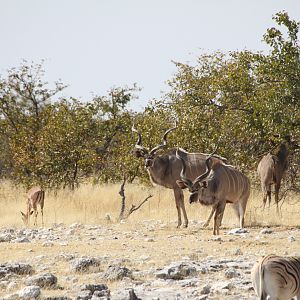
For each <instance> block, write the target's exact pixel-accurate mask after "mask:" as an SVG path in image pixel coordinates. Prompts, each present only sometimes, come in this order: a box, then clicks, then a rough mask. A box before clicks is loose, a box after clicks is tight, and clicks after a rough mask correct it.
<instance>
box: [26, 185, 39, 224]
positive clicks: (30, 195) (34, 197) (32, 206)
mask: <svg viewBox="0 0 300 300" xmlns="http://www.w3.org/2000/svg"><path fill="white" fill-rule="evenodd" d="M44 200H45V192H44V191H43V190H42V188H41V187H40V186H34V187H32V188H31V189H30V190H29V191H28V192H27V211H26V213H23V212H21V215H22V220H23V222H24V224H25V225H26V226H28V225H29V219H30V216H31V215H32V214H33V213H34V217H35V218H34V225H37V215H38V211H37V206H38V205H39V206H40V208H41V215H42V224H43V225H44Z"/></svg>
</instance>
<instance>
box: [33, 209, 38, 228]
mask: <svg viewBox="0 0 300 300" xmlns="http://www.w3.org/2000/svg"><path fill="white" fill-rule="evenodd" d="M37 216H38V212H37V210H36V211H35V212H34V224H33V225H34V226H37Z"/></svg>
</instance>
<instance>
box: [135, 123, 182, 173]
mask: <svg viewBox="0 0 300 300" xmlns="http://www.w3.org/2000/svg"><path fill="white" fill-rule="evenodd" d="M176 128H177V124H175V126H174V127H172V128H170V129H168V130H167V131H166V132H165V133H164V135H163V138H162V144H160V145H157V146H156V147H154V148H153V149H151V150H149V149H147V148H145V147H144V146H142V135H141V133H140V132H139V131H138V130H137V129H136V128H135V127H134V126H132V131H133V132H136V133H137V134H138V140H137V142H136V144H135V146H134V149H133V150H132V154H133V155H135V156H136V157H142V158H144V159H145V167H146V168H151V167H152V165H153V161H154V159H155V157H156V154H157V152H158V150H160V149H162V148H164V147H165V146H166V145H167V136H168V134H169V133H170V132H171V131H173V130H175V129H176Z"/></svg>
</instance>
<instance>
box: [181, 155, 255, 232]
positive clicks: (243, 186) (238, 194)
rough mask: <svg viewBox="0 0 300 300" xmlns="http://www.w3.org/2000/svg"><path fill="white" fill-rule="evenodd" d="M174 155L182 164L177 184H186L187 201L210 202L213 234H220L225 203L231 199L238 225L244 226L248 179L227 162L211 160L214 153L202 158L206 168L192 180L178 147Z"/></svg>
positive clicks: (183, 186)
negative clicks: (188, 195)
mask: <svg viewBox="0 0 300 300" xmlns="http://www.w3.org/2000/svg"><path fill="white" fill-rule="evenodd" d="M176 157H177V158H178V159H179V160H180V161H181V164H182V168H181V172H180V180H177V185H178V187H180V188H182V189H184V188H188V189H189V192H190V198H189V202H190V203H193V202H198V201H199V202H200V203H201V204H203V205H211V206H212V207H213V211H215V213H214V226H213V234H214V235H216V234H219V231H220V229H219V228H220V225H221V222H222V218H223V214H224V210H225V206H226V203H232V204H233V207H234V209H235V211H236V213H237V216H238V218H239V223H240V227H241V228H243V227H244V214H245V210H246V206H247V202H248V198H249V195H250V182H249V179H248V178H247V177H246V176H245V175H244V174H242V173H241V172H240V171H238V170H236V169H235V168H234V167H232V166H230V165H226V164H225V163H224V162H222V161H220V160H219V161H213V154H211V155H209V156H208V157H207V159H206V160H205V165H206V169H205V171H204V172H203V173H202V174H201V175H200V176H198V177H196V178H195V179H194V180H193V181H192V180H191V179H190V178H189V176H188V175H187V174H186V169H187V168H186V161H185V159H184V158H183V157H182V156H181V153H180V151H178V150H177V152H176Z"/></svg>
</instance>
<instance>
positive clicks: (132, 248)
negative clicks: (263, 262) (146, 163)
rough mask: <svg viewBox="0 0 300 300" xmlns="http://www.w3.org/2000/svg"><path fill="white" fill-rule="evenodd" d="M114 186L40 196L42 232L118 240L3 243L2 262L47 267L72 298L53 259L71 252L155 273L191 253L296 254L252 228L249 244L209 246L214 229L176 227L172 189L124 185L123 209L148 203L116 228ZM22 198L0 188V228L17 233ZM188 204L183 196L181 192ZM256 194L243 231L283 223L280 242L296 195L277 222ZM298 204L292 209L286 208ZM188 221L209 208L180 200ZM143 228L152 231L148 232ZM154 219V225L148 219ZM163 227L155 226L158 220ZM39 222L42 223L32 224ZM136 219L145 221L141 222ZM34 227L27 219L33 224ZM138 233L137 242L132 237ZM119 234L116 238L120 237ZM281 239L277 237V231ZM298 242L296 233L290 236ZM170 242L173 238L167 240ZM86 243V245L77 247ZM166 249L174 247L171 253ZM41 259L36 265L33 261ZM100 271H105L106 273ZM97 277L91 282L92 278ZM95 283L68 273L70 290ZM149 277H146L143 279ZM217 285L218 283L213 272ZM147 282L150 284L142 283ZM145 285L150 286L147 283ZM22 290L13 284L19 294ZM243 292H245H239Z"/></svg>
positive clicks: (231, 223)
mask: <svg viewBox="0 0 300 300" xmlns="http://www.w3.org/2000/svg"><path fill="white" fill-rule="evenodd" d="M119 189H120V185H119V184H115V185H105V186H92V185H83V186H81V188H80V189H78V190H77V191H75V192H74V193H72V192H70V191H66V190H65V191H63V190H61V191H58V193H57V195H54V194H51V193H46V197H45V226H46V227H47V226H51V225H52V224H53V223H64V224H66V225H68V224H71V223H74V222H79V223H84V224H103V225H105V226H99V227H103V228H109V229H112V231H111V232H112V234H113V235H118V239H113V238H112V236H109V237H108V238H102V237H100V239H96V240H91V241H90V240H87V237H86V236H85V234H86V231H80V230H78V231H76V235H80V234H81V237H80V238H79V239H78V241H74V240H70V241H68V244H67V245H65V246H61V245H60V244H59V243H54V245H53V246H52V247H44V246H43V245H42V243H41V242H35V243H2V245H1V247H0V262H7V261H18V262H19V261H21V262H28V263H30V264H31V265H33V266H34V268H38V267H40V266H41V265H45V266H46V267H48V268H49V272H51V273H53V274H55V275H56V276H57V277H58V278H59V284H60V285H62V286H63V287H64V288H65V291H64V292H66V291H68V293H70V294H71V295H72V297H73V296H74V294H72V293H73V292H72V290H73V285H74V284H73V283H72V281H67V278H68V277H69V275H70V262H65V261H60V260H58V259H57V255H58V254H59V253H72V254H76V256H83V255H85V256H91V257H93V256H99V257H102V256H103V257H104V256H105V257H108V259H107V264H109V263H111V261H115V260H116V259H124V258H126V259H128V261H129V262H128V263H126V264H127V266H128V267H129V268H130V269H133V268H135V269H136V268H138V269H139V270H148V269H150V268H161V267H162V266H165V265H168V264H169V263H170V262H172V261H179V260H181V259H182V257H190V256H191V255H193V256H192V257H193V259H195V260H199V261H201V260H207V257H209V256H211V255H213V256H214V257H216V258H224V257H226V258H228V257H233V259H236V256H235V255H234V252H235V250H236V249H237V248H239V249H241V250H242V252H243V253H247V256H249V257H250V258H251V259H252V260H253V259H254V258H253V257H254V256H257V257H260V256H261V255H264V254H266V253H276V254H279V255H283V254H286V253H287V252H288V253H289V254H293V253H296V252H297V251H298V249H299V246H298V243H289V244H288V245H287V240H286V238H284V239H282V238H274V237H273V236H272V235H270V236H268V235H267V236H265V237H264V240H263V241H260V240H256V239H255V238H254V237H255V236H256V235H257V234H258V233H259V231H260V228H253V229H252V230H251V233H250V234H249V235H251V237H249V238H248V239H244V238H238V237H237V238H234V239H232V237H226V235H225V236H224V235H223V232H224V231H223V230H221V235H222V236H223V238H224V241H223V242H212V241H211V237H212V230H211V227H210V228H209V229H202V228H201V226H200V225H199V224H196V225H191V226H189V228H188V229H178V230H177V229H175V226H176V224H177V212H176V208H175V203H174V197H173V193H172V191H171V190H167V189H165V188H160V187H155V188H146V187H143V186H141V185H126V186H125V194H126V199H127V203H126V204H127V208H128V209H129V208H130V207H131V205H132V204H138V203H140V202H141V201H143V200H144V199H145V198H146V197H147V196H148V195H149V194H152V195H153V197H152V198H151V199H150V200H149V201H148V202H147V203H146V204H144V205H143V206H142V208H141V209H140V210H138V211H136V212H134V213H133V214H132V215H131V216H130V217H129V219H128V220H127V222H126V223H125V224H119V223H117V220H118V217H119V213H120V206H121V198H120V196H119V194H118V192H119ZM25 196H26V194H25V191H24V190H23V189H21V188H20V187H14V186H12V185H11V183H9V182H6V183H2V185H1V187H0V227H23V223H22V220H21V215H20V210H24V209H25V207H26V198H25ZM186 198H187V194H186ZM261 202H262V200H261V195H260V193H259V192H257V191H255V190H254V191H253V192H252V194H251V196H250V199H249V205H248V207H247V212H246V226H253V227H257V226H266V225H282V226H283V227H282V228H277V229H276V231H277V232H283V236H284V237H285V236H286V234H288V231H289V229H288V230H287V228H286V227H285V226H299V225H300V224H299V213H300V201H299V195H298V196H294V197H292V198H291V199H289V202H290V203H288V202H286V203H284V204H283V206H282V217H281V218H279V217H277V214H276V210H275V206H274V205H272V206H271V208H270V209H265V210H264V211H262V209H261ZM293 202H294V203H295V202H297V204H292V203H293ZM229 206H230V205H228V207H227V208H226V211H225V216H224V218H223V224H222V225H223V226H222V229H223V228H224V227H225V228H233V227H236V226H237V224H238V221H237V218H236V217H235V216H234V212H233V210H232V209H230V207H229ZM186 208H187V213H188V217H189V220H190V222H191V223H193V220H196V221H204V220H205V219H206V218H207V216H208V214H209V212H210V208H207V207H203V206H200V205H199V204H194V205H190V204H189V203H188V202H187V201H186ZM107 214H109V215H110V216H111V219H112V222H113V223H111V224H107V220H106V215H107ZM147 220H149V225H150V227H151V226H154V227H155V228H156V229H158V230H153V231H149V228H150V227H149V226H148V225H147V224H146V225H145V223H148V222H147ZM152 220H155V221H152ZM160 220H161V222H162V223H164V224H165V226H162V227H160V222H156V221H160ZM38 221H39V222H40V219H39V220H38ZM140 221H145V223H144V222H143V224H141V222H140ZM31 223H32V221H31ZM136 229H139V232H140V236H136V235H135V234H134V233H135V232H136ZM120 233H122V234H120ZM280 234H281V236H282V233H280ZM293 234H294V235H295V238H296V240H297V239H298V236H297V232H296V231H294V232H293ZM145 237H153V238H154V240H155V242H153V243H149V242H147V241H146V240H145ZM172 237H174V238H172ZM229 239H231V240H230V242H229ZM82 241H85V242H82ZM170 249H172V250H171V251H170ZM145 254H147V255H149V256H150V260H149V261H147V262H146V263H142V262H140V259H139V258H140V257H141V256H142V255H145ZM39 256H40V257H41V259H40V260H39V258H38V257H39ZM105 268H106V266H103V270H105ZM95 276H96V277H95ZM95 276H94V277H93V275H92V274H82V275H81V274H80V275H77V274H73V273H72V278H76V280H78V281H77V283H76V285H77V286H79V285H80V284H83V283H98V280H99V278H98V277H97V276H98V275H95ZM149 276H150V275H149ZM211 276H216V278H215V280H220V279H219V277H217V276H219V275H218V274H211ZM143 280H144V281H147V280H148V278H143ZM149 280H153V278H150V279H149ZM117 284H118V283H111V282H110V283H109V288H110V289H111V290H114V289H115V288H116V286H115V285H117ZM20 287H21V286H18V287H17V288H16V290H18V289H19V288H20ZM242 292H243V293H244V292H245V291H242ZM5 293H6V292H5V290H2V291H1V289H0V298H1V297H2V296H4V295H5ZM61 293H62V291H60V290H54V291H46V290H45V291H43V294H44V295H47V296H54V295H56V296H58V295H61Z"/></svg>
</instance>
